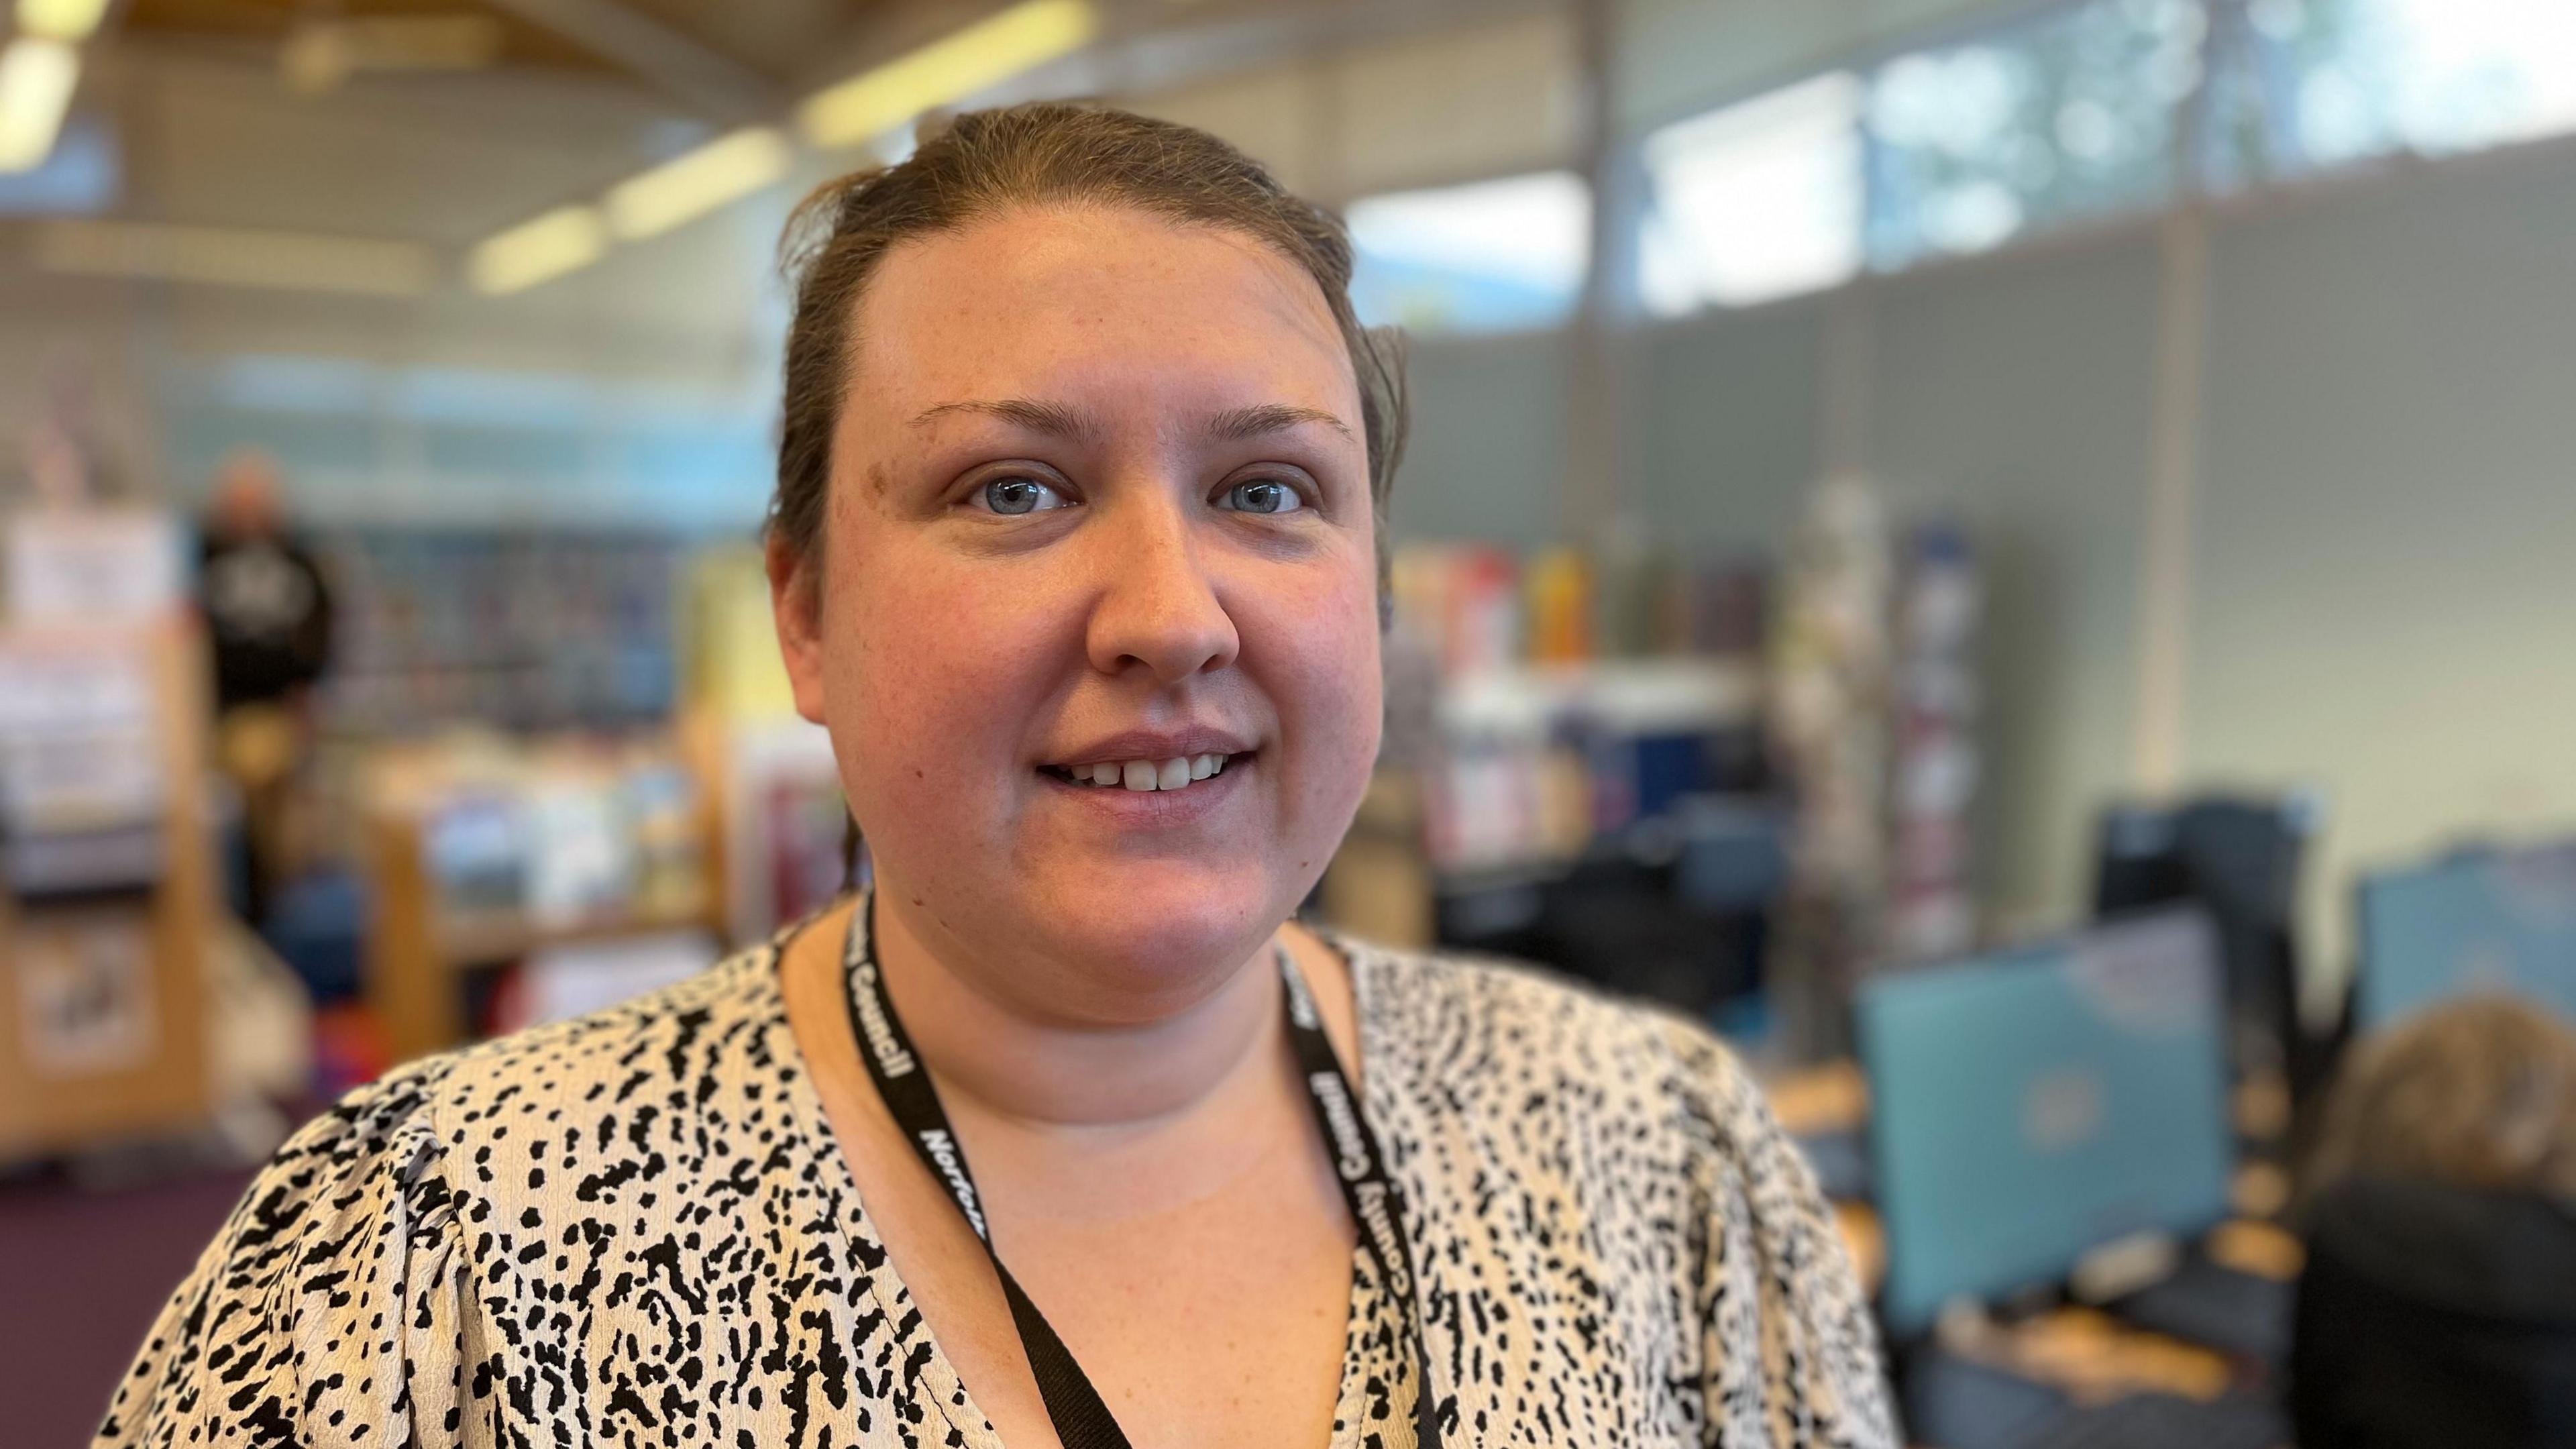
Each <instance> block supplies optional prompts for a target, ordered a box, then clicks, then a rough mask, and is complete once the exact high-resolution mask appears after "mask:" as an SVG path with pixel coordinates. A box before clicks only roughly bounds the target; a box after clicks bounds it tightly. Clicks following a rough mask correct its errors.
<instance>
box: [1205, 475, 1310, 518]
mask: <svg viewBox="0 0 2576 1449" xmlns="http://www.w3.org/2000/svg"><path fill="white" fill-rule="evenodd" d="M1305 506H1306V500H1305V499H1303V498H1300V497H1298V496H1297V490H1296V489H1294V488H1291V487H1289V486H1288V485H1287V484H1285V483H1282V482H1279V481H1278V480H1277V479H1274V478H1254V479H1250V480H1247V481H1245V482H1242V483H1237V484H1235V485H1234V486H1233V487H1231V488H1228V489H1226V490H1225V492H1224V494H1223V495H1221V497H1220V499H1219V501H1218V503H1217V507H1219V508H1224V509H1228V510H1231V511H1233V512H1236V513H1293V512H1295V511H1296V510H1298V509H1300V508H1303V507H1305Z"/></svg>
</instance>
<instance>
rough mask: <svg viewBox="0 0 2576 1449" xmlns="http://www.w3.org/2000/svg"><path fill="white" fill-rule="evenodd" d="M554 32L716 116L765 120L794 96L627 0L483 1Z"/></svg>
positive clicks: (718, 119)
mask: <svg viewBox="0 0 2576 1449" xmlns="http://www.w3.org/2000/svg"><path fill="white" fill-rule="evenodd" d="M483 3H484V4H486V5H489V6H490V7H492V8H493V9H495V10H499V11H502V12H504V13H505V14H509V15H512V16H515V17H517V18H518V19H521V20H524V21H526V22H527V23H529V24H530V25H535V26H539V27H542V28H544V29H547V30H551V31H553V32H554V33H555V34H557V35H560V36H562V37H563V38H564V39H566V40H569V41H571V42H572V43H573V44H575V45H578V46H580V47H581V48H583V49H584V50H587V51H590V52H591V53H592V54H594V55H597V56H598V57H600V58H601V59H603V60H606V61H608V62H610V63H612V64H614V65H618V66H621V67H623V68H624V69H626V70H627V71H628V72H630V73H632V74H633V75H635V76H636V77H637V78H639V79H641V80H644V81H646V82H648V83H650V84H651V85H653V86H655V87H657V88H659V89H660V90H662V91H663V92H665V93H666V94H668V95H670V96H672V97H673V98H675V99H677V100H680V101H682V102H684V103H686V104H687V105H688V106H689V108H690V109H691V110H693V111H695V112H697V113H698V114H699V115H701V116H704V117H706V118H707V119H708V120H711V121H716V122H719V123H723V124H733V123H736V122H741V121H750V120H758V119H762V118H764V117H767V116H770V115H773V114H775V113H777V112H778V111H780V110H782V109H784V108H785V106H786V104H787V102H788V99H789V98H788V97H787V96H786V95H785V94H784V93H783V92H782V91H780V90H779V88H778V87H777V86H776V85H775V84H774V83H772V82H771V81H770V80H769V78H768V77H766V76H763V75H762V74H760V73H759V72H758V71H755V70H753V69H752V68H751V67H749V66H746V65H744V64H743V63H741V62H740V61H737V60H735V59H733V58H732V57H731V56H727V55H723V54H720V53H718V52H717V51H715V50H712V49H710V48H708V47H707V46H706V45H705V44H704V43H703V42H701V41H699V40H697V39H696V38H695V37H693V36H690V35H686V34H683V33H682V32H680V31H678V30H674V29H672V28H671V27H670V26H668V25H666V24H664V23H663V22H661V21H659V20H656V19H654V18H652V17H651V16H649V15H646V14H644V13H643V12H641V11H638V10H634V9H631V8H629V7H628V6H626V5H624V4H622V3H620V0H483Z"/></svg>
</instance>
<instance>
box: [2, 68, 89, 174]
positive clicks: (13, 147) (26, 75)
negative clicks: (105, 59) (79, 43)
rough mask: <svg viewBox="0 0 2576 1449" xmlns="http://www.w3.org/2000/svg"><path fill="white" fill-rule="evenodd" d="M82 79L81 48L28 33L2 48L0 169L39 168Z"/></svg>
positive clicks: (22, 169) (47, 153)
mask: <svg viewBox="0 0 2576 1449" xmlns="http://www.w3.org/2000/svg"><path fill="white" fill-rule="evenodd" d="M79 84H80V52H79V51H76V50H74V49H72V48H71V47H70V46H68V45H65V44H63V43H62V42H61V41H59V40H45V39H41V38H39V37H36V36H32V35H22V36H19V37H18V38H17V39H16V40H13V41H11V42H9V48H8V49H6V50H0V171H33V170H35V169H36V168H37V167H38V166H41V165H43V164H44V161H45V157H47V156H48V155H51V154H52V153H53V149H54V136H55V134H56V133H57V132H59V131H61V130H62V128H63V112H65V111H66V110H69V109H70V108H71V103H72V88H73V87H75V86H77V85H79Z"/></svg>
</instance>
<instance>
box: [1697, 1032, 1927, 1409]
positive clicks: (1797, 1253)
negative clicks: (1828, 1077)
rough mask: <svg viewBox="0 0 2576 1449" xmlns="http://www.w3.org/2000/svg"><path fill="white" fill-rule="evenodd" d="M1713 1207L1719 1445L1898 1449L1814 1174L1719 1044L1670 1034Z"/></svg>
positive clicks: (1706, 1323) (1709, 1289) (1706, 1359)
mask: <svg viewBox="0 0 2576 1449" xmlns="http://www.w3.org/2000/svg"><path fill="white" fill-rule="evenodd" d="M1667 1041H1668V1044H1669V1046H1670V1047H1671V1049H1672V1051H1673V1053H1674V1058H1673V1062H1674V1066H1675V1068H1676V1070H1675V1072H1674V1075H1673V1077H1672V1079H1671V1080H1672V1081H1673V1082H1674V1083H1675V1084H1676V1085H1677V1088H1678V1091H1677V1093H1676V1095H1677V1096H1678V1098H1679V1103H1678V1105H1679V1107H1680V1110H1681V1114H1682V1117H1683V1120H1684V1127H1685V1131H1687V1132H1688V1133H1689V1134H1690V1135H1691V1136H1692V1137H1694V1138H1695V1139H1697V1146H1698V1148H1699V1153H1698V1163H1697V1172H1696V1175H1697V1176H1698V1177H1699V1178H1700V1183H1699V1187H1700V1190H1701V1191H1702V1192H1703V1193H1704V1194H1705V1195H1706V1199H1707V1202H1708V1204H1709V1221H1708V1223H1707V1226H1706V1229H1705V1234H1704V1236H1702V1237H1701V1238H1700V1241H1701V1242H1702V1243H1703V1244H1704V1245H1705V1247H1704V1250H1703V1252H1702V1255H1701V1263H1700V1271H1699V1294H1700V1315H1699V1319H1700V1327H1701V1333H1702V1335H1703V1341H1702V1349H1703V1353H1702V1362H1703V1363H1705V1364H1706V1365H1707V1366H1708V1376H1709V1382H1708V1385H1707V1401H1708V1404H1709V1406H1710V1410H1711V1414H1712V1417H1713V1418H1715V1419H1716V1420H1717V1421H1718V1422H1717V1423H1715V1424H1713V1425H1712V1426H1711V1427H1712V1428H1713V1429H1714V1430H1717V1431H1719V1432H1718V1433H1717V1435H1716V1438H1715V1441H1714V1442H1719V1443H1725V1444H1770V1445H1778V1446H1788V1445H1796V1446H1800V1449H1896V1446H1898V1445H1899V1444H1901V1443H1902V1442H1903V1441H1902V1440H1901V1439H1900V1438H1899V1437H1898V1435H1897V1432H1896V1419H1895V1414H1894V1411H1893V1410H1892V1408H1891V1407H1890V1405H1889V1401H1888V1386H1887V1377H1886V1370H1885V1366H1884V1365H1883V1364H1882V1362H1881V1361H1880V1354H1879V1345H1878V1332H1877V1328H1876V1325H1875V1324H1874V1323H1873V1322H1872V1320H1871V1317H1870V1312H1869V1304H1868V1299H1867V1297H1866V1295H1864V1294H1863V1293H1862V1292H1861V1288H1860V1282H1859V1277H1858V1275H1857V1274H1856V1273H1855V1272H1854V1271H1853V1268H1852V1262H1851V1255H1850V1253H1849V1252H1848V1251H1847V1250H1846V1249H1845V1248H1844V1246H1843V1240H1842V1235H1841V1234H1840V1233H1839V1232H1837V1231H1836V1230H1835V1227H1834V1222H1833V1218H1832V1215H1831V1213H1830V1211H1829V1210H1828V1209H1827V1207H1826V1205H1825V1198H1824V1194H1823V1192H1822V1191H1821V1190H1819V1189H1818V1187H1817V1185H1816V1178H1815V1174H1814V1173H1813V1172H1812V1171H1811V1170H1810V1169H1809V1168H1808V1166H1807V1162H1806V1159H1805V1158H1804V1157H1802V1156H1800V1155H1799V1153H1798V1150H1797V1148H1796V1146H1795V1145H1794V1144H1793V1143H1791V1142H1790V1140H1789V1137H1788V1134H1787V1133H1785V1132H1783V1131H1782V1130H1781V1128H1780V1124H1779V1121H1778V1119H1776V1118H1774V1117H1773V1116H1772V1115H1771V1109H1770V1106H1769V1104H1768V1103H1766V1102H1764V1101H1763V1099H1762V1094H1761V1092H1760V1090H1759V1089H1757V1088H1756V1087H1755V1086H1754V1084H1753V1082H1752V1079H1751V1078H1750V1077H1749V1076H1747V1075H1746V1073H1745V1072H1744V1070H1743V1068H1742V1067H1741V1066H1740V1065H1738V1064H1737V1062H1736V1060H1735V1058H1734V1056H1733V1055H1732V1054H1731V1053H1729V1052H1728V1051H1727V1050H1726V1049H1725V1047H1723V1046H1721V1045H1720V1044H1719V1043H1718V1042H1717V1040H1716V1039H1715V1038H1714V1037H1711V1036H1709V1035H1708V1034H1707V1033H1705V1032H1702V1031H1700V1030H1697V1029H1696V1028H1694V1027H1687V1026H1684V1025H1682V1024H1680V1023H1678V1022H1676V1023H1674V1024H1673V1026H1672V1028H1671V1034H1670V1035H1669V1037H1668V1038H1667Z"/></svg>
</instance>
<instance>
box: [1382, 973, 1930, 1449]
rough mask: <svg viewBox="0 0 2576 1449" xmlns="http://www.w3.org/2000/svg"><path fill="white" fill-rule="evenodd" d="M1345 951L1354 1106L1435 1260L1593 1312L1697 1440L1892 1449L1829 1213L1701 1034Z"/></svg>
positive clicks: (1558, 992)
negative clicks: (1352, 1021)
mask: <svg viewBox="0 0 2576 1449" xmlns="http://www.w3.org/2000/svg"><path fill="white" fill-rule="evenodd" d="M1342 944H1343V945H1344V948H1345V950H1346V951H1348V952H1349V953H1350V955H1351V959H1352V961H1353V968H1354V976H1355V979H1356V980H1357V981H1358V982H1359V983H1360V996H1361V1022H1362V1027H1361V1029H1362V1042H1363V1048H1364V1052H1366V1053H1370V1054H1371V1055H1370V1056H1369V1057H1368V1060H1367V1062H1366V1064H1365V1065H1366V1068H1367V1070H1368V1071H1369V1072H1370V1073H1371V1074H1372V1075H1371V1076H1369V1077H1368V1078H1367V1079H1366V1080H1365V1081H1364V1082H1363V1086H1364V1089H1365V1090H1366V1092H1367V1094H1368V1097H1369V1101H1370V1107H1371V1110H1372V1111H1373V1112H1375V1111H1380V1110H1384V1111H1386V1112H1388V1113H1389V1114H1390V1117H1391V1126H1392V1127H1393V1130H1392V1131H1390V1132H1388V1134H1387V1135H1388V1136H1389V1137H1391V1138H1393V1139H1395V1142H1396V1147H1395V1151H1394V1152H1393V1153H1392V1154H1391V1155H1394V1156H1396V1157H1397V1158H1399V1160H1400V1162H1409V1163H1410V1166H1411V1169H1412V1170H1411V1173H1410V1177H1411V1182H1410V1183H1409V1189H1410V1190H1412V1191H1416V1192H1419V1193H1420V1194H1422V1196H1423V1199H1424V1200H1423V1204H1422V1206H1423V1209H1424V1213H1423V1217H1424V1226H1425V1228H1426V1231H1427V1236H1428V1238H1429V1239H1430V1241H1431V1245H1432V1246H1433V1247H1434V1248H1435V1249H1445V1250H1449V1253H1448V1256H1449V1261H1452V1262H1469V1263H1474V1262H1486V1263H1493V1264H1507V1265H1510V1271H1509V1272H1507V1273H1503V1274H1500V1275H1497V1277H1498V1280H1499V1281H1506V1282H1513V1283H1517V1284H1521V1285H1524V1286H1525V1285H1528V1284H1532V1283H1546V1282H1548V1281H1550V1280H1551V1278H1552V1277H1556V1278H1562V1279H1563V1280H1564V1281H1563V1283H1562V1297H1563V1298H1564V1300H1565V1301H1584V1302H1593V1301H1599V1302H1600V1303H1601V1304H1602V1306H1603V1325H1602V1328H1601V1331H1602V1332H1604V1333H1607V1334H1611V1335H1613V1336H1615V1337H1616V1338H1617V1339H1619V1340H1620V1341H1624V1342H1626V1343H1629V1344H1631V1345H1640V1346H1654V1345H1662V1346H1663V1347H1640V1348H1638V1349H1637V1350H1636V1351H1637V1352H1639V1353H1640V1354H1641V1355H1645V1356H1647V1357H1652V1358H1656V1359H1657V1361H1659V1362H1663V1363H1664V1364H1665V1368H1664V1370H1663V1372H1664V1375H1665V1377H1666V1378H1668V1379H1672V1380H1675V1381H1681V1380H1689V1381H1694V1382H1696V1383H1697V1384H1698V1385H1699V1391H1700V1399H1701V1407H1700V1409H1699V1410H1698V1412H1700V1413H1703V1414H1705V1415H1706V1416H1707V1417H1708V1420H1709V1421H1710V1422H1711V1423H1712V1424H1713V1425H1716V1426H1719V1432H1717V1433H1716V1434H1714V1435H1712V1438H1722V1439H1723V1440H1724V1441H1725V1442H1727V1443H1736V1442H1739V1441H1741V1442H1746V1443H1771V1444H1784V1445H1785V1444H1795V1445H1801V1446H1811V1445H1812V1446H1823V1445H1837V1446H1840V1445H1853V1446H1881V1445H1893V1444H1895V1443H1897V1442H1899V1441H1898V1440H1897V1438H1896V1436H1895V1432H1894V1428H1893V1420H1892V1417H1891V1415H1890V1413H1889V1409H1888V1403H1887V1397H1886V1387H1885V1380H1884V1377H1883V1374H1882V1372H1881V1367H1880V1360H1879V1356H1878V1348H1877V1337H1876V1334H1875V1332H1874V1330H1873V1328H1872V1326H1871V1324H1870V1319H1869V1314H1868V1309H1867V1301H1866V1299H1865V1298H1864V1297H1863V1296H1862V1294H1861V1292H1860V1289H1859V1286H1858V1284H1857V1282H1856V1281H1855V1280H1854V1276H1853V1273H1852V1270H1851V1264H1850V1259H1849V1257H1848V1255H1847V1254H1846V1253H1845V1251H1844V1249H1843V1246H1842V1243H1841V1239H1840V1237H1839V1236H1838V1235H1837V1233H1836V1231H1835V1228H1834V1225H1833V1220H1832V1217H1831V1216H1830V1214H1829V1213H1828V1212H1827V1210H1826V1206H1825V1202H1824V1196H1823V1194H1822V1193H1821V1192H1820V1191H1818V1189H1817V1186H1816V1181H1815V1177H1814V1174H1813V1173H1812V1172H1811V1171H1810V1170H1809V1169H1808V1167H1807V1165H1806V1162H1805V1160H1804V1159H1803V1158H1802V1157H1801V1156H1800V1155H1799V1154H1798V1151H1797V1149H1796V1147H1795V1146H1794V1145H1792V1143H1791V1142H1790V1140H1789V1138H1788V1135H1787V1134H1786V1133H1784V1132H1783V1131H1782V1130H1781V1129H1780V1126H1779V1123H1778V1121H1777V1120H1776V1119H1775V1118H1774V1117H1773V1116H1772V1114H1771V1110H1770V1108H1769V1107H1768V1105H1767V1104H1766V1103H1765V1102H1764V1100H1763V1097H1762V1093H1761V1091H1760V1090H1759V1088H1758V1087H1757V1086H1756V1085H1755V1084H1754V1082H1753V1079H1752V1077H1751V1076H1750V1075H1749V1074H1748V1073H1747V1072H1746V1071H1745V1070H1744V1068H1743V1066H1742V1065H1741V1064H1740V1063H1739V1062H1738V1061H1737V1059H1736V1057H1735V1054H1734V1053H1733V1052H1731V1051H1729V1050H1728V1049H1727V1047H1726V1046H1725V1044H1724V1043H1723V1042H1721V1041H1720V1040H1719V1039H1718V1038H1717V1036H1716V1034H1715V1033H1714V1032H1712V1031H1710V1030H1708V1029H1707V1028H1706V1027H1704V1026H1702V1025H1700V1024H1699V1023H1697V1022H1694V1021H1691V1020H1689V1019H1688V1018H1685V1017H1683V1016H1680V1015H1677V1014H1675V1013H1673V1012H1670V1011H1667V1010H1663V1009H1661V1008H1658V1007H1653V1006H1648V1005H1643V1004H1640V1003H1635V1002H1628V1001H1621V1000H1619V999H1617V998H1614V997H1611V996H1609V995H1606V994H1604V993H1602V992H1599V991H1596V990H1594V989H1592V988H1590V987H1587V986H1584V985H1581V984H1579V983H1575V982H1572V981H1568V980H1566V979H1564V978H1562V977H1558V976H1555V975H1552V974H1550V973H1547V972H1544V971H1540V970H1537V969H1534V968H1531V967H1527V966H1517V965H1512V964H1509V963H1504V962H1497V961H1487V960H1476V959H1469V958H1461V957H1456V956H1446V955H1428V954H1417V953H1409V952H1398V951H1386V950H1381V949H1377V948H1373V947H1368V946H1364V945H1358V944H1355V943H1349V942H1344V943H1342ZM1407 1149H1410V1152H1409V1153H1408V1151H1407ZM1602 1285H1615V1286H1616V1287H1617V1289H1618V1290H1619V1291H1618V1292H1617V1293H1615V1294H1608V1295H1605V1294H1603V1293H1602V1291H1601V1286H1602ZM1468 1291H1469V1292H1470V1293H1471V1294H1472V1293H1473V1292H1474V1290H1473V1289H1472V1288H1470V1289H1469V1290H1468ZM1515 1291H1518V1290H1515ZM1677 1318H1680V1319H1681V1320H1683V1321H1678V1322H1677V1321H1676V1319H1677ZM1605 1341H1608V1340H1605ZM1585 1343H1586V1347H1587V1348H1589V1347H1591V1346H1592V1343H1591V1337H1590V1336H1589V1335H1586V1339H1585ZM1676 1343H1678V1344H1681V1345H1683V1347H1682V1348H1680V1349H1679V1350H1678V1352H1675V1351H1673V1350H1672V1347H1671V1346H1672V1345H1675V1344H1676Z"/></svg>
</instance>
